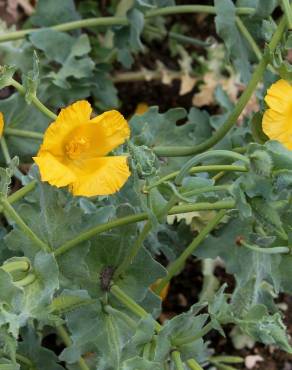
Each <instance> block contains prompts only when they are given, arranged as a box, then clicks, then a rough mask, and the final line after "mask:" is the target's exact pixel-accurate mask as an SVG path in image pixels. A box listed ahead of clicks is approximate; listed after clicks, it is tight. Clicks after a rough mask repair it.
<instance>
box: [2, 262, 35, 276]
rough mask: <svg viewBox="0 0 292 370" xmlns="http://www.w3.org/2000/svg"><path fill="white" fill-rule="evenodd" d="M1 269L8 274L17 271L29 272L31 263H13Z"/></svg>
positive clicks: (6, 264)
mask: <svg viewBox="0 0 292 370" xmlns="http://www.w3.org/2000/svg"><path fill="white" fill-rule="evenodd" d="M1 269H2V270H4V271H6V272H9V273H10V272H15V271H23V272H27V271H29V270H30V263H29V262H28V261H25V260H22V261H11V262H7V263H4V264H3V265H2V266H1Z"/></svg>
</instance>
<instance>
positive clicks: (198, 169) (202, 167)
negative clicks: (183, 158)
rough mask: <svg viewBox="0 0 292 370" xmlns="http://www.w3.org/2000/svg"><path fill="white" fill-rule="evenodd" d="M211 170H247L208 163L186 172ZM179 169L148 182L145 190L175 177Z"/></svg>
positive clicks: (242, 167) (240, 167)
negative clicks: (153, 181)
mask: <svg viewBox="0 0 292 370" xmlns="http://www.w3.org/2000/svg"><path fill="white" fill-rule="evenodd" d="M213 171H216V172H217V171H234V172H247V171H248V169H247V168H246V167H245V166H235V165H224V164H223V165H222V164H219V165H210V166H195V167H191V168H190V169H189V171H188V173H189V174H190V175H191V174H194V173H201V172H213ZM179 172H180V171H175V172H172V173H170V174H168V175H166V176H164V177H161V178H160V179H159V180H158V181H156V182H155V183H153V184H150V185H149V186H146V187H145V190H146V191H148V190H150V189H152V188H154V187H156V186H158V185H160V184H162V183H164V182H166V181H169V180H172V179H175V178H176V176H177V175H178V174H179Z"/></svg>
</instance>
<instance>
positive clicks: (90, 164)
mask: <svg viewBox="0 0 292 370" xmlns="http://www.w3.org/2000/svg"><path fill="white" fill-rule="evenodd" d="M91 113H92V108H91V106H90V104H89V103H88V102H87V101H85V100H82V101H77V102H76V103H74V104H72V105H70V106H68V107H67V108H65V109H62V110H61V112H60V114H59V115H58V117H57V119H56V121H55V122H53V123H52V124H51V125H50V126H49V128H48V129H47V130H46V132H45V135H44V140H43V144H42V145H41V148H40V150H39V152H38V154H37V157H34V158H33V159H34V161H35V162H36V163H37V165H38V166H39V169H40V174H41V179H42V181H48V182H49V184H51V185H55V186H57V187H62V186H69V189H70V191H71V192H72V193H73V195H82V196H87V197H90V196H95V195H108V194H113V193H115V192H117V191H118V190H119V189H120V188H121V187H122V186H123V185H124V183H125V182H126V181H127V179H128V177H129V176H130V170H129V167H128V164H127V156H107V157H106V155H107V154H108V153H109V152H111V151H112V150H113V149H114V148H116V147H118V146H119V145H121V144H123V143H124V142H125V140H127V139H128V138H129V137H130V128H129V125H128V123H127V121H126V120H125V119H124V117H123V116H122V115H121V114H120V113H119V112H117V111H114V110H112V111H108V112H105V113H103V114H101V115H99V116H97V117H94V118H92V119H90V115H91Z"/></svg>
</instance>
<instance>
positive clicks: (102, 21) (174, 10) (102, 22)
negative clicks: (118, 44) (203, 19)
mask: <svg viewBox="0 0 292 370" xmlns="http://www.w3.org/2000/svg"><path fill="white" fill-rule="evenodd" d="M254 12H255V10H254V8H237V9H236V13H237V14H238V15H251V14H253V13H254ZM181 13H207V14H214V15H215V14H216V11H215V8H214V7H213V6H206V5H179V6H170V7H165V8H161V9H155V10H151V11H149V12H147V13H146V18H151V17H157V16H160V15H170V14H181ZM128 24H129V21H128V19H127V18H126V17H98V18H88V19H82V20H79V21H73V22H66V23H62V24H58V25H56V26H52V27H47V29H53V30H56V31H61V32H68V31H72V30H75V29H78V28H85V27H99V26H123V25H128ZM39 30H40V29H38V28H30V29H26V30H21V31H14V32H8V33H5V34H3V35H1V36H0V42H6V41H12V40H19V39H23V38H24V37H25V36H27V35H29V34H30V33H33V32H37V31H39Z"/></svg>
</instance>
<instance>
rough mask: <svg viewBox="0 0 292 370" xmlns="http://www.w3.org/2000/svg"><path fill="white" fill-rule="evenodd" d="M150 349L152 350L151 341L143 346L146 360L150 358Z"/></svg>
mask: <svg viewBox="0 0 292 370" xmlns="http://www.w3.org/2000/svg"><path fill="white" fill-rule="evenodd" d="M150 350H151V342H149V343H146V344H145V345H144V348H143V355H142V356H143V358H145V359H146V360H150Z"/></svg>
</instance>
